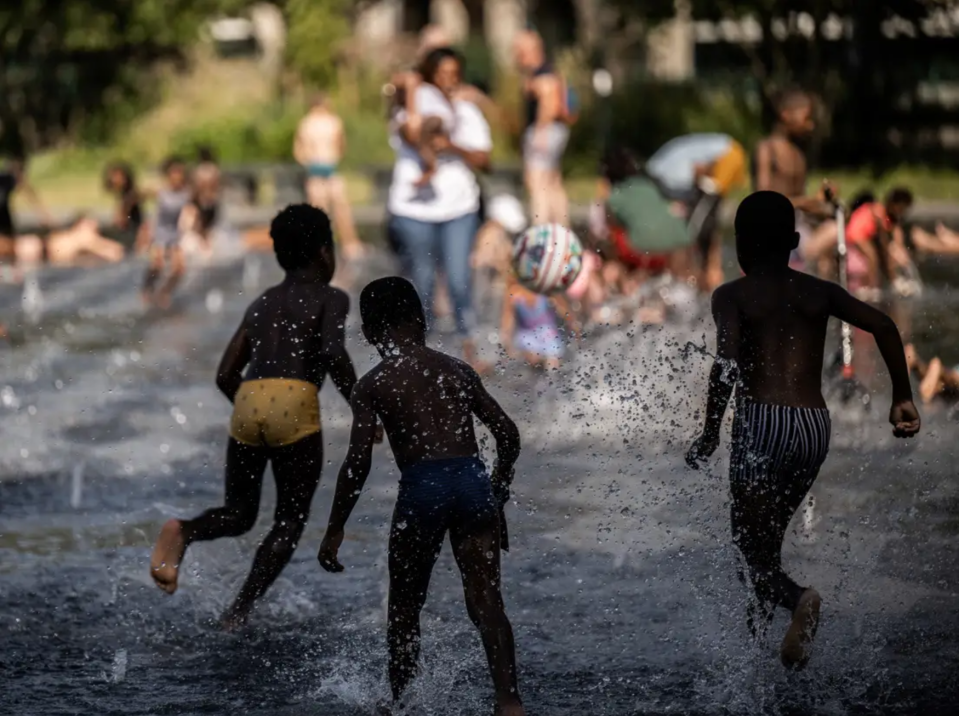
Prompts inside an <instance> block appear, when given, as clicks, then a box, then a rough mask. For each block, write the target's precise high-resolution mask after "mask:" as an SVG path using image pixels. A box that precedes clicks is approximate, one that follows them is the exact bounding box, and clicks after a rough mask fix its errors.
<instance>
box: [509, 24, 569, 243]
mask: <svg viewBox="0 0 959 716" xmlns="http://www.w3.org/2000/svg"><path fill="white" fill-rule="evenodd" d="M514 52H515V56H516V65H517V67H518V68H519V71H520V72H521V73H522V74H523V75H524V77H525V80H524V90H523V96H524V99H525V103H526V131H525V133H524V134H523V171H524V175H525V181H526V191H527V193H528V194H529V200H530V208H531V211H532V214H533V224H546V223H558V224H563V225H568V224H569V200H568V198H567V196H566V189H565V188H564V187H563V175H562V161H563V152H564V151H565V150H566V143H567V142H568V141H569V124H570V123H571V122H572V120H573V117H572V114H571V112H570V107H569V93H568V89H567V87H566V83H565V82H564V81H563V78H562V77H561V76H560V75H559V73H558V72H557V71H556V69H555V68H554V67H553V65H552V64H550V63H549V62H548V61H547V59H546V50H545V49H544V47H543V38H542V37H540V35H539V33H537V32H534V31H532V30H525V31H523V32H521V33H519V35H518V36H517V38H516V43H515V47H514Z"/></svg>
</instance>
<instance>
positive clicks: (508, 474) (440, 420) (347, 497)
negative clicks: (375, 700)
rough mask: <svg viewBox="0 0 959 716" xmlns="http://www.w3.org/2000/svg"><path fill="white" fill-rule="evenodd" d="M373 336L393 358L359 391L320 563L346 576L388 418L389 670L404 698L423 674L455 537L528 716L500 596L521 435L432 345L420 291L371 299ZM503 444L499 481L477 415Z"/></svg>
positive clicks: (503, 697)
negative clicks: (482, 451)
mask: <svg viewBox="0 0 959 716" xmlns="http://www.w3.org/2000/svg"><path fill="white" fill-rule="evenodd" d="M360 314H361V315H362V317H363V334H364V335H365V336H366V338H367V340H369V341H370V342H371V343H372V344H373V345H375V346H376V349H377V350H378V351H379V353H380V355H381V356H382V357H383V360H382V361H381V362H380V364H379V365H377V366H376V367H375V368H374V369H373V370H371V371H370V372H369V373H367V374H366V375H364V376H363V378H362V379H360V381H359V382H358V383H357V384H356V389H355V390H354V391H353V398H352V401H351V402H352V406H353V430H352V433H351V435H350V449H349V452H348V454H347V457H346V461H345V462H344V463H343V467H342V468H341V469H340V475H339V480H338V481H337V485H336V496H335V497H334V499H333V508H332V510H331V512H330V522H329V526H328V527H327V531H326V536H325V537H324V538H323V543H322V545H321V546H320V551H319V555H318V558H319V561H320V564H321V565H322V566H323V568H324V569H326V570H327V571H330V572H340V571H342V570H343V566H342V565H341V564H340V563H339V561H338V559H337V554H338V551H339V547H340V545H341V544H342V542H343V529H344V527H345V526H346V522H347V520H348V519H349V517H350V513H351V512H352V511H353V508H354V506H355V505H356V502H357V500H358V499H359V496H360V491H361V490H362V489H363V485H364V484H365V482H366V478H367V476H368V475H369V472H370V454H371V451H372V447H373V439H374V435H375V433H374V429H375V425H376V420H377V416H379V418H380V419H381V420H382V421H383V425H384V427H385V429H386V434H387V436H388V437H389V440H390V446H391V447H392V448H393V455H394V456H395V458H396V463H397V465H398V466H399V468H400V471H401V473H402V476H401V478H400V490H399V496H398V498H397V502H396V509H395V511H394V513H393V528H392V530H391V532H390V546H389V572H390V595H389V617H388V619H389V626H388V628H387V638H388V643H389V651H390V662H389V676H390V686H391V687H392V691H393V697H394V699H399V698H400V696H401V695H402V694H403V692H404V691H405V690H406V688H407V687H408V686H409V684H410V682H411V681H412V680H413V678H414V676H415V674H416V668H417V660H418V657H419V646H420V611H421V610H422V608H423V604H424V603H425V602H426V593H427V590H428V588H429V582H430V574H431V572H432V571H433V565H434V564H435V563H436V558H437V557H438V556H439V552H440V548H441V547H442V544H443V539H444V537H445V536H446V533H447V532H449V534H450V542H451V544H452V547H453V554H454V556H455V557H456V563H457V565H458V566H459V568H460V572H461V573H462V577H463V588H464V592H465V596H466V609H467V612H468V614H469V616H470V619H471V620H472V621H473V623H474V624H475V625H476V627H477V628H478V629H479V632H480V636H481V638H482V641H483V646H484V648H485V650H486V658H487V660H488V662H489V668H490V673H491V675H492V677H493V684H494V687H495V690H496V711H495V713H496V714H499V715H500V716H522V714H524V713H525V712H524V710H523V706H522V704H521V702H520V698H519V692H518V690H517V684H516V656H515V652H514V647H513V631H512V628H511V626H510V623H509V620H508V619H507V617H506V612H505V611H504V608H503V598H502V594H501V592H500V545H501V541H500V537H501V532H500V531H501V529H502V528H503V527H505V525H502V524H501V516H500V515H501V513H502V507H503V505H505V503H506V502H507V501H508V499H509V486H510V483H511V482H512V479H513V465H514V463H515V462H516V459H517V457H518V456H519V451H520V438H519V431H518V430H517V429H516V425H515V424H514V423H513V421H512V420H510V418H509V417H508V416H507V415H506V413H505V412H503V409H502V408H501V407H500V406H499V405H498V404H497V402H496V401H495V400H494V399H493V398H492V397H491V396H490V394H489V393H487V392H486V389H485V388H484V387H483V384H482V382H481V381H480V379H479V377H478V376H477V374H476V373H475V372H474V371H473V369H472V368H470V367H469V366H468V365H467V364H466V363H463V362H461V361H459V360H456V359H455V358H452V357H450V356H448V355H445V354H444V353H440V352H439V351H435V350H432V349H430V348H427V347H426V318H425V316H424V314H423V305H422V303H421V302H420V299H419V296H418V295H417V293H416V289H414V288H413V284H411V283H410V282H409V281H407V280H405V279H402V278H397V277H391V278H384V279H379V280H377V281H374V282H372V283H371V284H369V285H368V286H367V287H366V288H365V289H363V293H362V295H361V296H360ZM474 415H475V416H476V417H477V418H478V419H479V420H480V422H481V423H483V424H484V425H485V426H486V427H487V428H489V430H490V432H491V433H492V434H493V437H494V438H495V439H496V450H497V464H496V467H495V468H494V469H493V475H492V477H490V476H488V475H487V473H486V469H485V468H484V466H483V463H482V462H481V461H480V459H479V447H478V446H477V443H476V435H475V432H474V428H473V416H474Z"/></svg>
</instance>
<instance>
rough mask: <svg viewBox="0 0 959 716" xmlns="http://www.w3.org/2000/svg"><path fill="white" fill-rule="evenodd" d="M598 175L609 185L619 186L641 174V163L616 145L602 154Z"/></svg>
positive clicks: (626, 149)
mask: <svg viewBox="0 0 959 716" xmlns="http://www.w3.org/2000/svg"><path fill="white" fill-rule="evenodd" d="M599 172H600V175H601V176H602V177H603V178H604V179H606V181H608V182H609V183H610V184H619V183H620V182H623V181H626V180H627V179H629V178H630V177H634V176H639V175H641V174H642V173H643V162H642V161H641V160H640V159H639V158H637V157H636V155H635V154H633V152H632V151H630V150H629V149H628V148H627V147H624V146H622V145H619V144H616V145H613V146H611V147H610V148H609V149H607V150H606V152H605V153H604V154H603V158H602V160H601V161H600V168H599Z"/></svg>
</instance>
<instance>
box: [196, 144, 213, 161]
mask: <svg viewBox="0 0 959 716" xmlns="http://www.w3.org/2000/svg"><path fill="white" fill-rule="evenodd" d="M196 160H197V161H198V162H203V163H207V164H216V152H214V151H213V147H211V146H210V145H208V144H204V145H201V146H199V147H197V150H196Z"/></svg>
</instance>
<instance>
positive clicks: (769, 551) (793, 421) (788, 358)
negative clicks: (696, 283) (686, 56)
mask: <svg viewBox="0 0 959 716" xmlns="http://www.w3.org/2000/svg"><path fill="white" fill-rule="evenodd" d="M735 228H736V253H737V255H738V257H739V264H740V266H741V267H742V269H743V272H744V273H745V276H743V277H742V278H739V279H737V280H736V281H733V282H731V283H727V284H725V285H723V286H720V287H719V288H718V289H716V292H715V293H714V294H713V317H714V319H715V321H716V340H717V358H716V362H715V363H714V365H713V368H712V372H711V373H710V376H709V397H708V400H707V403H706V416H705V425H704V427H703V432H702V435H701V436H700V437H699V438H698V439H697V440H696V442H695V443H693V445H692V447H691V448H690V450H689V452H688V454H687V456H686V461H687V462H688V464H689V465H690V467H693V468H698V466H699V463H700V462H701V461H703V460H705V459H706V458H708V457H709V456H710V455H712V454H713V452H715V450H716V448H717V447H718V445H719V433H720V428H721V425H722V420H723V414H724V413H725V412H726V405H727V403H728V402H729V398H730V396H731V395H732V392H733V389H734V388H735V389H736V412H735V420H734V422H733V444H732V455H731V458H730V468H729V481H730V492H731V498H732V508H731V517H732V534H733V541H734V543H735V544H736V546H737V547H738V548H739V550H740V552H741V553H742V556H743V558H744V561H745V563H746V567H747V571H748V575H749V580H750V581H751V583H752V587H753V589H754V590H755V593H756V598H757V602H758V604H754V605H753V607H752V608H751V609H750V615H749V625H750V628H751V629H752V630H753V633H754V634H756V635H757V636H761V635H763V634H764V633H765V629H766V627H767V626H768V624H769V621H770V620H771V619H772V616H773V612H774V610H775V607H777V606H781V607H785V608H786V609H788V610H789V611H790V612H791V613H792V621H791V623H790V625H789V629H788V631H787V632H786V636H785V638H784V639H783V642H782V648H781V658H782V662H783V664H784V665H785V666H786V667H788V668H794V669H802V668H803V667H805V666H806V664H807V663H808V661H809V657H810V651H811V647H812V639H813V637H814V636H815V633H816V628H817V626H818V624H819V610H820V603H821V599H820V596H819V593H818V592H817V591H816V590H815V589H813V588H812V587H800V586H799V585H798V584H796V583H795V582H794V581H793V580H792V579H790V578H789V576H788V575H787V574H786V572H785V571H784V570H783V567H782V562H781V551H782V543H783V539H784V538H785V534H786V528H787V527H788V525H789V521H790V519H791V518H792V516H793V514H794V513H795V511H796V509H797V508H798V507H799V505H800V504H801V503H802V501H803V499H804V498H805V496H806V493H807V492H808V491H809V488H810V487H811V486H812V484H813V481H814V480H815V479H816V476H817V475H818V474H819V469H820V467H821V466H822V464H823V462H825V460H826V455H827V453H828V450H829V432H830V420H829V411H828V410H827V409H826V403H825V400H823V396H822V387H821V380H822V369H823V353H824V346H825V341H826V327H827V324H828V322H829V318H830V317H831V316H834V317H836V318H838V319H840V320H842V321H845V322H846V323H850V324H852V325H853V326H855V327H856V328H859V329H861V330H863V331H866V332H868V333H872V334H873V336H875V339H876V343H877V345H878V347H879V352H880V353H881V354H882V357H883V360H884V361H885V363H886V366H887V367H888V369H889V374H890V376H891V378H892V409H891V410H890V412H889V422H890V423H891V424H892V426H893V434H894V435H895V436H896V437H899V438H907V437H912V436H913V435H915V434H916V433H918V432H919V413H918V412H917V410H916V406H915V405H913V402H912V389H911V387H910V385H909V373H908V370H907V368H906V358H905V353H904V350H903V346H902V340H901V339H900V337H899V331H898V330H897V328H896V324H895V323H893V321H892V319H891V318H889V317H888V316H886V315H885V314H884V313H882V312H880V311H878V310H876V309H875V308H872V307H871V306H869V305H867V304H865V303H863V302H862V301H859V300H858V299H855V298H853V297H852V296H850V295H849V294H848V293H847V292H846V291H844V290H843V289H842V288H840V287H839V286H838V285H836V284H834V283H829V282H826V281H822V280H820V279H817V278H814V277H812V276H809V275H807V274H804V273H800V272H797V271H794V270H792V269H791V268H789V254H790V252H791V251H793V250H794V249H795V248H796V246H797V244H798V243H799V234H798V233H797V232H796V218H795V212H794V211H793V205H792V204H791V203H790V201H789V199H787V198H786V197H785V196H783V195H782V194H778V193H776V192H770V191H762V192H757V193H755V194H753V195H751V196H749V197H747V198H746V199H745V200H744V201H743V202H742V204H741V205H740V207H739V210H738V211H737V213H736V222H735ZM741 576H743V577H745V575H741Z"/></svg>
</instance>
